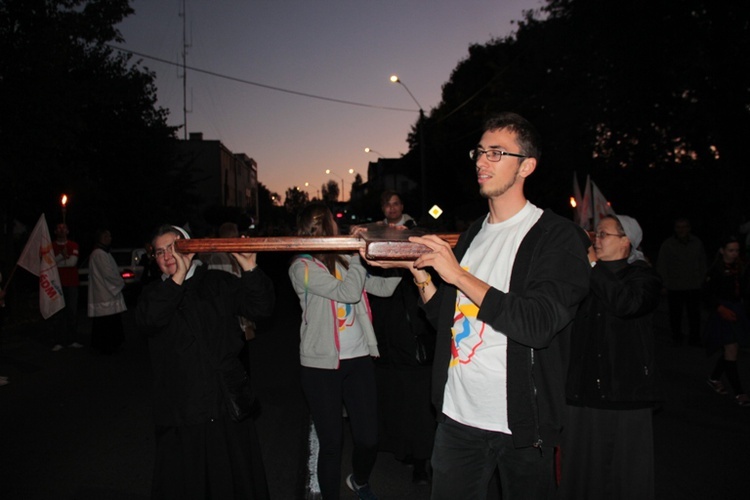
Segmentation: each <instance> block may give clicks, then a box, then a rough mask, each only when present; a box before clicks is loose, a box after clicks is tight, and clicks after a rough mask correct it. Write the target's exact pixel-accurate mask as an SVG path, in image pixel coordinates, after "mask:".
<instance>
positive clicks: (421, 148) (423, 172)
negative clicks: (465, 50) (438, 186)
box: [391, 75, 427, 213]
mask: <svg viewBox="0 0 750 500" xmlns="http://www.w3.org/2000/svg"><path fill="white" fill-rule="evenodd" d="M391 82H393V83H398V84H400V85H401V86H402V87H404V88H405V89H406V91H407V92H408V93H409V96H411V98H412V100H414V102H415V103H416V104H417V107H418V108H419V163H420V174H421V181H420V185H421V193H422V196H421V198H422V207H421V213H425V212H426V211H427V165H426V163H427V162H426V156H425V154H426V152H427V151H426V150H427V148H426V144H425V138H424V121H425V118H424V110H423V109H422V105H421V104H419V101H417V98H416V97H414V94H412V93H411V90H409V87H407V86H406V84H405V83H404V82H402V81H401V79H400V78H399V77H398V75H391Z"/></svg>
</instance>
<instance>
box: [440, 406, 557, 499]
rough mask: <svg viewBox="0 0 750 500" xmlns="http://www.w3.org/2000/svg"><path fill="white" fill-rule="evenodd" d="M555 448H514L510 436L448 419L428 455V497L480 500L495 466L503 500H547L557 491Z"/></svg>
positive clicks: (441, 426)
mask: <svg viewBox="0 0 750 500" xmlns="http://www.w3.org/2000/svg"><path fill="white" fill-rule="evenodd" d="M553 455H554V448H552V447H542V448H534V447H532V446H529V447H527V448H515V447H514V446H513V438H512V437H511V435H510V434H505V433H502V432H494V431H485V430H482V429H477V428H474V427H469V426H467V425H464V424H461V423H459V422H456V421H455V420H451V419H450V418H447V417H446V420H445V422H441V423H439V424H438V428H437V433H436V435H435V447H434V450H433V454H432V473H433V476H432V500H443V499H445V500H455V499H456V498H462V499H463V498H465V499H468V500H483V499H485V498H487V487H488V485H489V483H490V479H491V478H492V474H493V473H494V472H495V469H496V468H498V469H499V472H500V484H501V487H502V498H503V500H518V499H523V500H534V499H540V500H541V499H545V500H546V499H548V498H552V497H553V495H554V494H555V484H554V468H553V464H554V461H553Z"/></svg>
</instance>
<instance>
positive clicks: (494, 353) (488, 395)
mask: <svg viewBox="0 0 750 500" xmlns="http://www.w3.org/2000/svg"><path fill="white" fill-rule="evenodd" d="M541 216H542V210H541V209H539V208H537V207H535V206H534V205H532V204H531V203H530V202H526V205H525V206H524V207H523V208H522V209H521V210H520V211H519V212H518V213H517V214H516V215H514V216H513V217H511V218H510V219H508V220H505V221H503V222H499V223H497V224H489V223H488V222H487V219H485V221H484V223H483V224H482V228H481V229H480V230H479V233H477V236H476V237H475V238H474V240H472V242H471V245H470V246H469V249H468V250H467V251H466V254H465V255H464V257H463V259H461V267H463V268H464V269H466V270H468V271H469V272H470V273H471V274H472V275H474V276H476V277H477V278H479V279H481V280H482V281H484V282H485V283H487V284H489V285H490V286H492V287H493V288H496V289H498V290H500V291H502V292H507V291H508V288H509V286H510V276H511V272H512V270H513V262H514V261H515V258H516V252H517V251H518V247H519V246H520V245H521V241H523V239H524V237H525V236H526V233H528V231H529V229H531V227H532V226H533V225H534V224H536V222H537V221H538V220H539V218H540V217H541ZM478 313H479V306H478V305H476V304H474V303H473V302H472V301H471V300H469V298H468V297H466V296H465V295H464V294H463V293H461V291H460V290H459V292H458V293H457V294H456V311H455V314H454V323H453V328H452V334H453V345H452V349H451V351H452V352H451V355H452V358H451V362H450V366H449V369H448V381H447V383H446V385H445V393H444V401H443V413H445V414H446V415H447V416H449V417H450V418H452V419H453V420H456V421H458V422H461V423H463V424H465V425H469V426H471V427H476V428H478V429H484V430H489V431H498V432H504V433H506V434H510V428H509V427H508V402H507V388H506V381H507V375H506V369H507V347H508V339H507V337H506V336H505V335H504V334H503V333H502V332H498V331H496V330H494V329H493V328H492V327H491V326H490V325H488V324H486V323H484V322H482V321H479V320H477V314H478Z"/></svg>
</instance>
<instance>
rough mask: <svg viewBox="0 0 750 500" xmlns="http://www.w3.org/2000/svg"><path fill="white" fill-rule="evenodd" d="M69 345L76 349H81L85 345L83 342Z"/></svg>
mask: <svg viewBox="0 0 750 500" xmlns="http://www.w3.org/2000/svg"><path fill="white" fill-rule="evenodd" d="M68 347H72V348H74V349H80V348H81V347H83V344H79V343H78V342H73V343H72V344H70V345H69V346H68Z"/></svg>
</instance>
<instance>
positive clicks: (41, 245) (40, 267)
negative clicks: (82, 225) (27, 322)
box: [18, 214, 65, 319]
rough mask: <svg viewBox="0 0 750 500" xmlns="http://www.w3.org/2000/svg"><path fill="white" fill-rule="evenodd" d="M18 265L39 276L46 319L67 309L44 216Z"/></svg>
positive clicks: (42, 307)
mask: <svg viewBox="0 0 750 500" xmlns="http://www.w3.org/2000/svg"><path fill="white" fill-rule="evenodd" d="M18 265H19V266H21V267H23V268H24V269H26V270H27V271H29V272H30V273H31V274H33V275H35V276H39V311H40V312H41V313H42V317H43V318H44V319H47V318H49V317H50V316H52V315H53V314H55V313H56V312H57V311H59V310H60V309H62V308H63V307H65V299H64V298H63V294H62V285H61V284H60V274H59V273H58V272H57V263H55V254H54V252H53V250H52V239H51V238H50V236H49V229H47V220H46V219H45V218H44V214H42V216H41V217H39V222H37V223H36V226H35V227H34V230H33V231H32V232H31V236H29V241H27V242H26V246H25V247H24V248H23V252H21V256H20V257H19V258H18Z"/></svg>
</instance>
